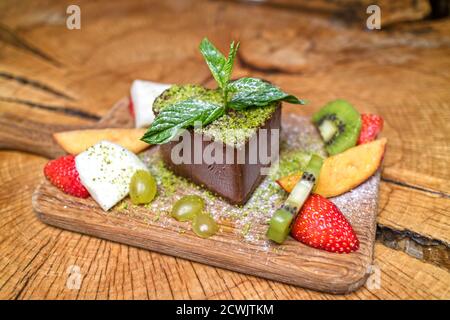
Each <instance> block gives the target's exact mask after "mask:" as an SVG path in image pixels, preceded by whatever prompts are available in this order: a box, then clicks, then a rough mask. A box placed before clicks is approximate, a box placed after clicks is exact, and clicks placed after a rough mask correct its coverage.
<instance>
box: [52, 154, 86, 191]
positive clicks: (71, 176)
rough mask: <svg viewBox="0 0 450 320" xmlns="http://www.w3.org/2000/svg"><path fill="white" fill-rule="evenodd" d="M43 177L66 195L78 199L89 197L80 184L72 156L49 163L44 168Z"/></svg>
mask: <svg viewBox="0 0 450 320" xmlns="http://www.w3.org/2000/svg"><path fill="white" fill-rule="evenodd" d="M44 175H45V177H46V178H47V179H48V180H49V181H50V182H51V183H52V184H53V185H55V186H56V187H58V188H59V189H61V190H62V191H63V192H65V193H67V194H70V195H72V196H75V197H79V198H87V197H89V192H88V191H87V190H86V188H85V187H84V186H83V185H82V184H81V182H80V177H79V175H78V171H77V168H76V167H75V157H74V156H73V155H68V156H63V157H60V158H58V159H55V160H51V161H49V162H48V163H47V164H46V165H45V167H44Z"/></svg>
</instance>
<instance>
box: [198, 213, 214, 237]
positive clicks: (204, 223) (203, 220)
mask: <svg viewBox="0 0 450 320" xmlns="http://www.w3.org/2000/svg"><path fill="white" fill-rule="evenodd" d="M218 229H219V228H218V226H217V223H216V221H215V220H214V219H213V218H212V217H211V216H210V215H209V214H206V213H202V214H199V215H197V216H195V218H194V221H192V230H194V232H195V234H196V235H198V236H199V237H201V238H208V237H210V236H212V235H214V234H215V233H216V232H217V230H218Z"/></svg>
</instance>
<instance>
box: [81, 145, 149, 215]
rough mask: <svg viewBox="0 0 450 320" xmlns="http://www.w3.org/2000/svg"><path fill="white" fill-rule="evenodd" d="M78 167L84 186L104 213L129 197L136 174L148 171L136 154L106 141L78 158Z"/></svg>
mask: <svg viewBox="0 0 450 320" xmlns="http://www.w3.org/2000/svg"><path fill="white" fill-rule="evenodd" d="M75 165H76V167H77V170H78V173H79V175H80V180H81V183H82V184H83V185H84V186H85V187H86V189H87V190H88V191H89V193H90V194H91V196H92V198H94V200H95V201H97V203H98V204H99V205H100V207H102V209H103V210H105V211H107V210H109V209H110V208H112V207H113V206H114V205H115V204H116V203H118V202H119V201H120V200H122V199H123V198H124V197H126V196H127V195H128V192H129V185H130V180H131V177H132V176H133V174H134V173H135V172H136V171H137V170H146V171H148V168H147V167H146V165H145V164H144V163H143V162H142V161H141V160H140V159H139V158H138V157H137V156H136V155H135V154H134V153H132V152H131V151H128V150H127V149H125V148H123V147H121V146H119V145H117V144H115V143H112V142H109V141H106V140H103V141H100V142H99V143H97V144H95V145H93V146H92V147H90V148H88V149H87V150H86V151H84V152H82V153H80V154H79V155H78V156H76V158H75Z"/></svg>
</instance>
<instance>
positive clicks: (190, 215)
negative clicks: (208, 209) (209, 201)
mask: <svg viewBox="0 0 450 320" xmlns="http://www.w3.org/2000/svg"><path fill="white" fill-rule="evenodd" d="M204 208H205V201H204V200H203V198H202V197H200V196H197V195H189V196H184V197H182V198H181V199H180V200H178V201H177V202H175V204H174V205H173V207H172V213H171V215H172V217H173V218H175V219H177V220H178V221H188V220H192V219H194V217H195V216H197V215H199V214H201V213H202V212H203V209H204Z"/></svg>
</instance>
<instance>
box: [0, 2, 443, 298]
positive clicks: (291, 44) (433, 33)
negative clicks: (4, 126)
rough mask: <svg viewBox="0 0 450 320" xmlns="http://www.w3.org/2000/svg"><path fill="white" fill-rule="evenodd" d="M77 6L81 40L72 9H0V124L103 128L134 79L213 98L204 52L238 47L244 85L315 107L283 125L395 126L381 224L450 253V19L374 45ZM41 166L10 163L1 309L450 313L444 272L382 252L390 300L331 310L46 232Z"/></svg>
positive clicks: (233, 5) (358, 34)
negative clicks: (206, 43)
mask: <svg viewBox="0 0 450 320" xmlns="http://www.w3.org/2000/svg"><path fill="white" fill-rule="evenodd" d="M270 2H271V1H269V3H270ZM77 3H78V4H79V5H80V7H81V12H82V26H81V30H68V29H67V28H66V26H65V19H66V13H65V12H66V8H67V6H68V5H69V4H71V2H69V1H50V2H49V1H44V0H37V1H2V2H0V113H1V114H4V113H5V112H6V113H8V114H10V115H11V114H13V115H14V116H17V117H20V118H21V119H27V120H32V121H37V122H43V123H45V124H48V125H73V126H89V125H93V124H94V123H95V122H97V121H98V120H99V119H100V118H101V116H102V115H104V114H105V113H106V112H107V111H108V110H109V108H110V107H111V105H112V104H113V103H114V102H116V101H117V100H118V99H120V98H121V97H123V96H124V95H127V93H128V90H129V86H130V83H131V81H132V80H133V79H137V78H141V79H149V80H154V81H160V82H166V83H201V84H205V85H208V86H212V85H214V84H213V81H212V79H211V77H210V75H209V71H208V70H207V67H206V66H205V65H204V62H203V61H202V58H201V56H200V55H199V54H198V50H197V45H198V43H199V41H200V40H201V38H202V37H204V36H205V35H206V36H208V37H209V38H210V39H211V40H212V41H214V43H217V45H218V46H219V48H220V49H222V50H225V49H226V48H227V45H228V43H229V41H230V40H231V39H239V40H241V50H240V54H239V63H238V65H237V66H236V68H235V73H234V74H235V76H236V77H238V76H243V75H252V76H256V77H264V78H266V79H268V80H269V81H272V82H273V83H276V84H277V85H279V86H281V87H282V88H283V89H284V90H286V91H289V92H292V93H294V94H297V95H299V96H301V97H304V98H306V99H308V100H309V101H310V103H309V104H308V106H305V107H304V108H301V109H296V108H295V107H289V106H288V107H287V108H285V112H295V113H299V114H302V115H310V114H311V113H312V112H313V111H314V110H317V109H318V108H319V107H320V106H321V105H323V104H324V103H325V102H327V101H329V100H331V99H335V98H345V99H347V100H349V101H351V102H352V103H353V104H355V106H356V107H357V108H358V109H359V110H361V111H363V112H373V113H378V114H380V115H381V116H383V118H384V119H385V130H384V132H383V135H384V136H386V137H388V139H389V145H388V150H387V153H386V158H385V167H384V171H383V174H382V178H381V180H382V181H381V186H380V188H381V189H380V190H381V192H380V214H379V219H378V223H379V224H380V225H383V226H388V227H390V228H392V229H393V230H398V231H401V232H405V233H404V234H405V235H408V234H409V233H408V232H413V233H415V234H418V235H423V236H425V237H427V238H429V239H437V240H442V241H444V242H445V243H447V244H448V242H449V239H448V236H449V234H450V218H449V216H450V184H449V181H450V180H449V178H450V170H449V167H448V162H449V154H450V145H449V143H448V136H449V133H450V132H449V127H448V123H449V121H450V105H449V101H450V91H449V90H448V88H449V84H450V31H449V30H450V21H449V20H448V19H441V20H427V19H422V20H420V19H418V20H417V21H415V22H410V23H402V22H397V23H393V24H391V25H387V26H383V25H382V29H381V30H380V31H375V32H367V31H366V30H364V28H365V25H359V24H358V23H356V24H352V25H351V26H349V25H347V24H346V23H345V21H342V19H343V18H342V17H340V16H335V15H333V14H332V13H324V12H322V11H320V10H319V11H320V12H317V11H316V10H306V11H305V10H304V9H303V8H299V9H296V7H295V3H294V4H292V5H291V6H287V7H286V6H274V5H270V4H267V3H264V4H258V5H256V4H254V3H253V4H249V3H247V2H240V1H232V2H227V1H173V0H170V1H164V2H161V1H127V2H119V1H116V2H110V1H104V0H101V1H96V2H92V1H85V0H80V1H77ZM174 16H177V19H174ZM199 17H201V18H199ZM272 44H273V45H272ZM0 117H2V116H0ZM45 162H46V159H44V158H42V157H39V156H35V155H31V154H25V153H21V152H14V151H1V152H0V184H1V188H0V214H1V217H2V221H1V224H0V230H1V231H0V252H1V253H2V256H1V258H0V297H2V298H8V299H14V298H20V299H30V298H35V299H36V298H58V299H102V298H103V299H107V298H109V299H118V298H125V299H132V298H143V299H147V298H149V299H156V298H169V299H170V298H198V299H215V298H228V299H231V298H241V299H244V298H256V299H264V298H275V299H336V298H338V299H449V298H450V292H449V288H450V275H449V271H448V269H446V268H443V267H440V266H437V265H434V264H433V263H429V262H427V261H420V260H419V259H416V258H414V257H412V256H410V255H407V254H405V253H403V252H401V251H397V250H393V249H390V248H387V247H386V246H384V245H383V244H381V243H378V244H377V245H376V246H375V256H374V265H375V266H376V267H377V268H379V270H380V275H381V287H380V288H373V287H372V288H368V287H365V288H362V289H360V290H358V291H356V292H354V293H352V294H349V295H345V296H334V295H329V294H324V293H317V292H314V291H310V290H306V289H301V288H298V287H295V286H290V285H285V284H280V283H277V282H273V281H267V280H263V279H260V278H257V277H252V276H247V275H242V274H239V273H235V272H231V271H225V270H222V269H218V268H214V267H208V266H205V265H202V264H198V263H194V262H190V261H187V260H182V259H177V258H173V257H169V256H165V255H162V254H158V253H152V252H148V251H145V250H141V249H136V248H133V247H128V246H126V245H120V244H117V243H113V242H109V241H105V240H100V239H96V238H92V237H89V236H84V235H79V234H76V233H72V232H69V231H62V230H60V229H57V228H52V227H48V226H46V225H45V224H42V223H41V222H39V221H38V220H37V218H36V217H35V215H34V213H33V210H32V207H31V195H32V192H33V190H34V189H35V187H36V186H37V185H38V183H39V181H41V179H42V168H43V166H44V164H45ZM407 231H408V232H407ZM447 261H448V258H447ZM71 265H78V266H79V267H80V269H81V274H82V275H83V281H82V285H81V288H80V289H79V290H75V289H69V288H68V287H67V286H66V281H67V279H68V276H69V274H68V272H67V269H68V268H69V266H71Z"/></svg>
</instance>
